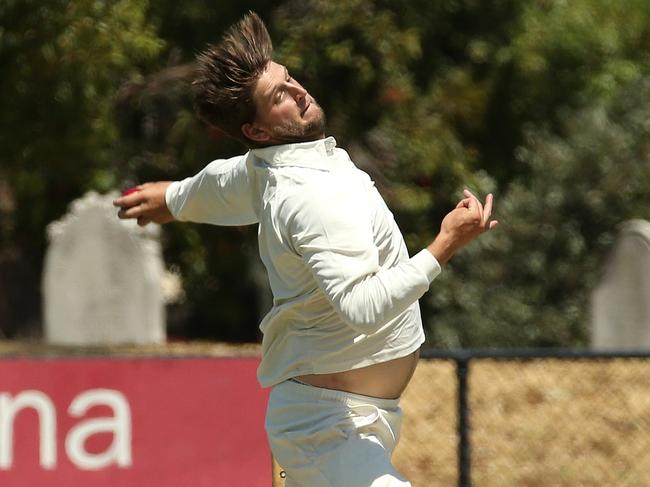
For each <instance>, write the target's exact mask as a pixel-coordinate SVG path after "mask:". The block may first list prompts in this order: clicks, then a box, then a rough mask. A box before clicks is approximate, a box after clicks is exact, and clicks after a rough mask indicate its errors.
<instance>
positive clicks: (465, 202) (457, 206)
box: [456, 198, 471, 208]
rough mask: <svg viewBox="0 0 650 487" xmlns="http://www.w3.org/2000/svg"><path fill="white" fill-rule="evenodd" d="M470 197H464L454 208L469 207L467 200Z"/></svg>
mask: <svg viewBox="0 0 650 487" xmlns="http://www.w3.org/2000/svg"><path fill="white" fill-rule="evenodd" d="M470 199H471V198H464V199H462V200H460V201H459V202H458V204H457V205H456V208H469V202H470Z"/></svg>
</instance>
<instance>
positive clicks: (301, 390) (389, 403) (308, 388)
mask: <svg viewBox="0 0 650 487" xmlns="http://www.w3.org/2000/svg"><path fill="white" fill-rule="evenodd" d="M275 388H287V389H290V390H291V393H292V394H294V395H297V396H299V397H302V398H304V399H307V400H309V399H311V400H314V399H317V400H326V401H334V402H338V403H341V404H345V405H348V406H355V405H359V404H371V405H373V406H376V407H378V408H381V409H396V408H399V398H397V399H384V398H381V397H373V396H364V395H363V394H354V393H352V392H345V391H337V390H335V389H325V388H324V387H316V386H312V385H311V384H305V383H304V382H301V381H299V380H297V379H288V380H286V381H284V382H281V383H280V384H277V385H276V386H274V389H275Z"/></svg>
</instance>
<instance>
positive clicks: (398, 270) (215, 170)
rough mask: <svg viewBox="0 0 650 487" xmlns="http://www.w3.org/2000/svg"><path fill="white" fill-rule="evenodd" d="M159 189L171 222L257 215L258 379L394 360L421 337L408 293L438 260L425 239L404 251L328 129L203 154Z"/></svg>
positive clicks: (238, 220)
mask: <svg viewBox="0 0 650 487" xmlns="http://www.w3.org/2000/svg"><path fill="white" fill-rule="evenodd" d="M165 196H166V202H167V206H168V207H169V210H170V211H171V213H172V215H173V216H174V217H175V218H176V219H178V220H181V221H193V222H199V223H210V224H215V225H247V224H253V223H258V224H259V231H258V241H259V252H260V256H261V258H262V261H263V262H264V265H265V266H266V270H267V272H268V276H269V281H270V284H271V289H272V291H273V308H272V309H271V310H270V311H269V313H268V314H267V315H266V317H265V318H264V319H263V321H262V323H261V324H260V329H261V330H262V332H263V340H262V347H263V355H262V362H261V364H260V367H259V369H258V378H259V381H260V383H261V384H262V386H264V387H268V386H272V385H274V384H277V383H279V382H282V381H283V380H286V379H288V378H290V377H295V376H298V375H303V374H322V373H329V372H340V371H344V370H350V369H355V368H359V367H364V366H367V365H371V364H375V363H379V362H384V361H387V360H391V359H395V358H399V357H402V356H405V355H408V354H410V353H411V352H413V351H415V350H416V349H417V348H418V347H419V346H420V345H421V344H422V342H423V341H424V332H423V330H422V320H421V318H420V308H419V305H418V302H417V300H418V299H419V298H420V297H421V296H422V295H423V294H424V293H425V292H426V291H427V289H428V288H429V284H430V283H431V281H432V280H433V279H434V278H435V277H436V276H437V275H438V274H439V273H440V265H439V264H438V262H437V261H436V259H435V258H434V257H433V255H431V253H430V252H429V251H427V250H426V249H424V250H422V251H420V252H419V253H418V254H416V255H415V256H413V257H411V258H409V255H408V251H407V249H406V245H405V244H404V239H403V238H402V234H401V232H400V230H399V228H398V227H397V224H396V223H395V220H394V218H393V215H392V213H391V212H390V211H389V209H388V207H387V206H386V204H385V203H384V201H383V199H382V198H381V196H380V195H379V193H378V191H377V190H376V188H375V186H374V183H373V182H372V180H371V179H370V178H369V177H368V175H367V174H366V173H364V172H363V171H361V170H359V169H358V168H357V167H356V166H355V165H354V164H353V163H352V161H351V160H350V158H349V156H348V154H347V152H345V151H344V150H342V149H339V148H337V147H336V141H335V140H334V139H333V138H332V137H329V138H327V139H322V140H317V141H313V142H303V143H298V144H286V145H278V146H272V147H266V148H262V149H254V150H251V151H249V152H248V153H246V154H245V155H243V156H238V157H233V158H231V159H222V160H216V161H213V162H211V163H210V164H209V165H208V166H206V167H205V168H204V169H203V170H202V171H201V172H199V173H198V174H197V175H195V176H193V177H191V178H187V179H185V180H183V181H177V182H174V183H172V184H171V185H170V186H169V188H168V189H167V193H166V195H165Z"/></svg>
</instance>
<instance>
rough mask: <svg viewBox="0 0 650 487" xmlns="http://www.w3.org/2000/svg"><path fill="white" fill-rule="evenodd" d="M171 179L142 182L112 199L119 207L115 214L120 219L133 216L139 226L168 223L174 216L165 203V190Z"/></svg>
mask: <svg viewBox="0 0 650 487" xmlns="http://www.w3.org/2000/svg"><path fill="white" fill-rule="evenodd" d="M170 184H171V181H159V182H156V183H144V184H141V185H139V186H136V187H135V188H133V191H130V192H128V194H125V195H124V196H122V197H120V198H117V199H116V200H115V201H113V205H115V206H117V207H118V208H120V211H119V212H118V213H117V216H118V217H120V218H122V219H129V218H134V219H136V220H137V221H138V225H140V226H141V227H143V226H145V225H147V224H148V223H152V222H153V223H168V222H171V221H173V220H174V217H173V216H172V214H171V213H170V211H169V209H168V208H167V204H166V203H165V191H167V187H168V186H169V185H170Z"/></svg>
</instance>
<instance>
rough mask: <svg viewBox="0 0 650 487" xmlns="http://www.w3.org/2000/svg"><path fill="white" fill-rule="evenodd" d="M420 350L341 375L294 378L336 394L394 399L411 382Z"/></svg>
mask: <svg viewBox="0 0 650 487" xmlns="http://www.w3.org/2000/svg"><path fill="white" fill-rule="evenodd" d="M419 358H420V350H419V349H418V350H416V351H415V352H413V353H411V354H409V355H406V356H405V357H400V358H397V359H393V360H388V361H387V362H381V363H378V364H373V365H368V366H367V367H361V368H358V369H353V370H346V371H344V372H333V373H328V374H307V375H299V376H296V377H295V378H296V379H297V380H299V381H301V382H304V383H306V384H309V385H312V386H316V387H323V388H325V389H334V390H337V391H345V392H351V393H353V394H362V395H364V396H371V397H379V398H383V399H396V398H398V397H400V396H401V395H402V393H403V392H404V389H406V386H407V385H408V383H409V382H410V380H411V377H412V376H413V372H415V367H416V366H417V363H418V359H419Z"/></svg>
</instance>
